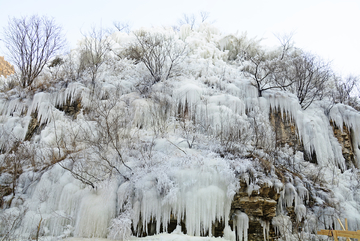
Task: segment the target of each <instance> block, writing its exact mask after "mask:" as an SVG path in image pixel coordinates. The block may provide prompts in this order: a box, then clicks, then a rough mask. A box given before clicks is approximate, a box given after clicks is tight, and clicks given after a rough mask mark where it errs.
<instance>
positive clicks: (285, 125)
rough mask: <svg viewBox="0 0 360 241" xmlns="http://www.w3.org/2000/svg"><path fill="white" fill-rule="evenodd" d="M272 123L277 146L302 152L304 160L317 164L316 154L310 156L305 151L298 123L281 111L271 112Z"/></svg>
mask: <svg viewBox="0 0 360 241" xmlns="http://www.w3.org/2000/svg"><path fill="white" fill-rule="evenodd" d="M269 118H270V123H271V124H272V126H273V128H274V131H275V136H276V146H278V147H283V146H285V144H287V145H288V146H290V147H292V148H293V150H294V151H301V152H303V153H304V159H305V160H306V161H309V162H311V163H315V164H317V159H316V154H315V152H314V153H312V154H311V155H309V153H306V152H305V150H304V145H303V143H302V142H301V140H300V138H299V134H298V130H297V127H296V123H295V122H294V121H293V120H292V119H291V118H290V117H288V116H287V115H286V113H285V112H283V113H281V112H280V111H273V112H270V117H269Z"/></svg>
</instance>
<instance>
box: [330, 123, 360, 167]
mask: <svg viewBox="0 0 360 241" xmlns="http://www.w3.org/2000/svg"><path fill="white" fill-rule="evenodd" d="M330 124H331V126H332V127H333V131H334V136H335V137H336V138H337V139H338V141H339V143H340V145H341V147H342V155H343V157H344V159H345V163H346V167H347V168H351V167H352V166H355V167H357V168H359V167H358V166H357V165H356V162H355V156H354V146H353V144H352V142H351V134H352V133H351V131H349V129H348V128H347V127H346V125H343V130H342V131H341V129H340V128H339V127H337V126H336V125H335V123H333V122H332V121H331V122H330Z"/></svg>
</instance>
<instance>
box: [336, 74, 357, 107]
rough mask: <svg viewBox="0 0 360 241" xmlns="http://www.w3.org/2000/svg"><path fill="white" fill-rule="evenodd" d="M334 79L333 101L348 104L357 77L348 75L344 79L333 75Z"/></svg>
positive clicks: (350, 100)
mask: <svg viewBox="0 0 360 241" xmlns="http://www.w3.org/2000/svg"><path fill="white" fill-rule="evenodd" d="M334 79H335V88H336V89H335V91H336V94H335V96H334V102H335V103H342V104H349V102H352V99H353V97H352V95H351V94H352V92H353V90H354V89H355V87H356V84H357V83H358V82H359V77H356V76H353V75H349V76H347V77H346V78H345V79H343V78H341V77H336V76H335V77H334Z"/></svg>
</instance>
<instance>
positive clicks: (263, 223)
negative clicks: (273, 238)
mask: <svg viewBox="0 0 360 241" xmlns="http://www.w3.org/2000/svg"><path fill="white" fill-rule="evenodd" d="M260 224H261V226H262V227H263V236H264V241H266V240H268V239H269V230H270V223H269V221H263V220H261V221H260Z"/></svg>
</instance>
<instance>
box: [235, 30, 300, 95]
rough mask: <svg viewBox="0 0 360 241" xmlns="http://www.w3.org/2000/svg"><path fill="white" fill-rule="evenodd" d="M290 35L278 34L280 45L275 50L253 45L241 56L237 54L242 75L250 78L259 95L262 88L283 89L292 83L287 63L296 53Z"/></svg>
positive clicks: (292, 79) (292, 78)
mask: <svg viewBox="0 0 360 241" xmlns="http://www.w3.org/2000/svg"><path fill="white" fill-rule="evenodd" d="M291 37H292V35H284V36H278V37H277V38H278V39H279V41H280V44H281V45H280V47H279V48H278V49H277V50H274V51H266V50H264V49H262V48H260V47H258V46H256V45H255V46H253V47H252V48H248V49H246V50H243V51H244V52H243V53H242V56H238V59H239V60H240V62H241V61H242V64H243V72H244V75H245V76H246V77H250V78H251V80H252V82H251V84H252V85H253V86H255V87H256V88H257V90H258V96H259V97H261V96H262V92H263V91H264V90H268V89H275V88H277V89H283V90H285V89H287V88H288V87H289V86H291V85H292V84H293V83H294V77H293V76H291V75H290V74H289V64H290V63H291V61H292V59H293V58H295V57H296V56H297V53H296V51H293V50H294V48H293V45H292V41H291ZM254 47H255V48H254Z"/></svg>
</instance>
